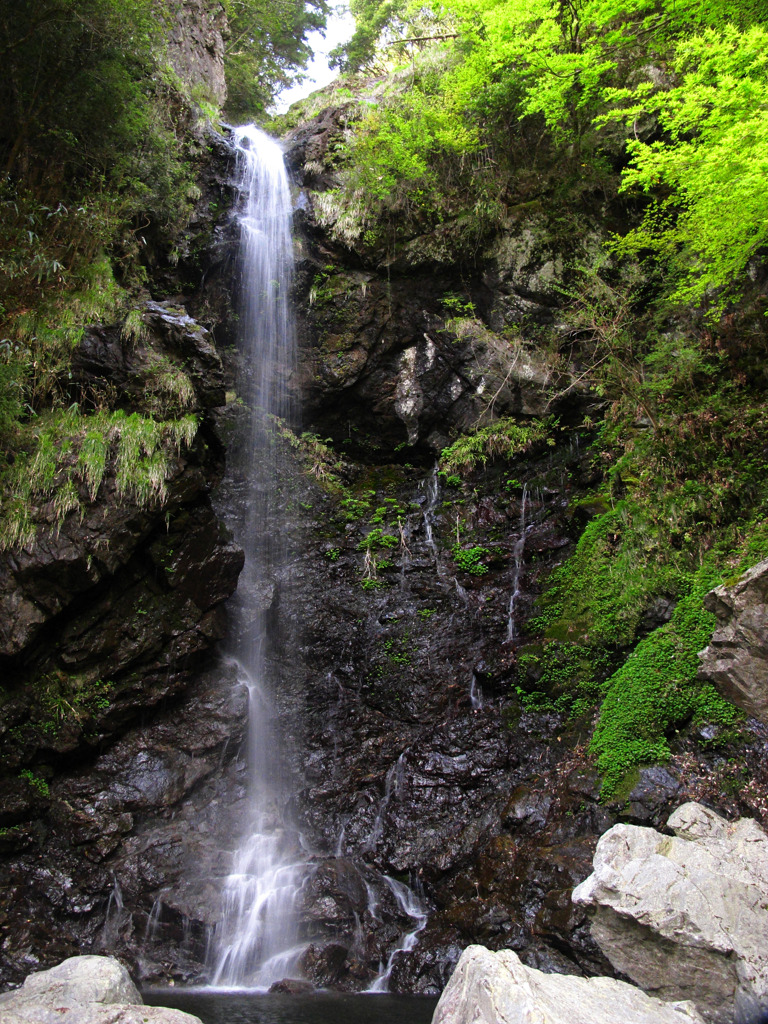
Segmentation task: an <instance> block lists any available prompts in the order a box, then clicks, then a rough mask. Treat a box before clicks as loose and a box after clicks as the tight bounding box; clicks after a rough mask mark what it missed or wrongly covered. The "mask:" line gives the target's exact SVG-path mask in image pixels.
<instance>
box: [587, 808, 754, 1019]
mask: <svg viewBox="0 0 768 1024" xmlns="http://www.w3.org/2000/svg"><path fill="white" fill-rule="evenodd" d="M667 824H668V827H669V828H670V829H672V831H673V832H674V833H675V835H674V836H665V835H662V834H661V833H659V832H656V831H655V830H654V829H651V828H640V827H637V826H634V825H615V826H614V827H613V828H612V829H610V830H609V831H608V832H606V833H605V835H604V836H602V837H601V839H600V841H599V843H598V845H597V850H596V851H595V857H594V861H593V866H594V872H593V874H591V875H590V876H589V878H587V879H586V881H584V882H582V884H581V885H579V886H578V887H577V888H576V889H575V890H574V893H573V900H574V902H575V903H578V904H581V905H583V906H588V907H592V908H594V917H593V920H592V935H593V937H594V939H595V940H596V941H597V943H598V944H599V946H600V948H601V949H602V951H603V952H604V953H605V955H606V956H607V957H608V959H609V960H610V962H611V964H612V965H613V966H614V967H615V968H616V970H618V971H621V972H622V973H623V974H625V975H627V976H628V977H630V978H631V979H632V980H633V981H634V982H636V983H637V984H638V985H640V986H641V987H642V988H643V989H644V990H645V991H646V992H649V993H651V994H652V995H655V996H658V997H660V998H662V999H668V1000H670V999H671V1000H674V999H690V1000H692V1001H693V1002H694V1003H695V1004H696V1006H697V1008H698V1010H699V1012H700V1013H701V1014H702V1016H704V1017H705V1018H706V1019H707V1020H710V1021H713V1022H717V1024H734V1022H741V1021H753V1020H755V1019H757V1017H758V1015H759V1014H760V1013H761V1011H764V1010H765V1009H766V1008H768V835H766V833H765V832H764V831H763V830H762V829H761V828H760V826H759V825H758V824H757V822H755V821H753V820H752V819H749V818H742V819H741V820H740V821H737V822H728V821H726V820H725V819H724V818H721V817H720V816H719V815H717V814H715V812H714V811H711V810H709V809H708V808H706V807H703V806H702V805H701V804H697V803H688V804H684V805H683V806H682V807H679V808H678V809H677V810H676V811H675V812H674V814H673V815H672V816H671V817H670V818H669V821H668V823H667Z"/></svg>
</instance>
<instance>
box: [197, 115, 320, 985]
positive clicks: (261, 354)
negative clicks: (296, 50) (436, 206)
mask: <svg viewBox="0 0 768 1024" xmlns="http://www.w3.org/2000/svg"><path fill="white" fill-rule="evenodd" d="M234 141H235V146H236V150H237V172H238V181H239V185H240V189H241V192H242V194H243V209H242V212H241V214H240V218H239V220H240V271H241V294H240V302H239V308H240V321H239V329H240V338H241V345H242V350H243V351H242V355H243V366H244V369H243V372H242V374H241V379H240V380H239V382H238V389H239V393H240V397H241V399H242V400H243V401H244V403H245V405H246V407H247V437H246V440H245V444H244V445H243V448H242V451H243V454H242V456H241V458H240V460H239V463H238V465H237V466H236V473H237V474H238V479H239V481H240V483H239V486H240V510H241V511H240V518H239V522H238V523H237V524H236V525H235V532H236V534H237V539H238V541H239V542H240V543H241V544H242V546H243V548H244V550H245V553H246V563H245V568H244V571H243V574H242V576H241V579H240V584H239V587H238V610H237V614H238V622H237V624H236V627H235V630H234V633H235V636H236V640H235V641H234V650H233V652H232V654H233V658H234V660H235V662H236V664H237V666H238V675H239V678H240V681H241V683H242V684H243V685H245V686H246V687H247V688H248V695H249V700H248V705H249V707H248V716H249V717H248V759H249V764H248V769H249V793H248V812H247V821H246V823H245V824H246V828H245V833H244V836H243V838H242V840H241V842H240V847H239V849H238V850H237V852H236V855H235V857H234V864H233V867H232V872H231V874H230V875H229V877H228V878H227V879H226V880H225V882H224V885H223V894H222V901H223V914H222V918H221V921H220V922H219V924H218V925H217V927H216V930H215V933H214V935H213V941H212V943H211V951H210V970H211V977H212V984H213V986H215V987H224V988H233V987H237V988H268V987H269V985H270V984H272V983H273V982H274V981H278V980H280V979H282V978H285V977H287V976H290V975H291V974H293V973H295V972H296V963H297V961H298V958H299V956H300V955H301V953H302V951H303V948H304V947H303V945H302V944H301V943H300V942H299V940H298V937H297V923H296V919H295V914H294V904H295V900H296V896H297V894H298V892H299V890H300V887H301V885H302V883H303V881H304V880H305V878H306V877H307V871H308V865H307V861H306V858H305V856H304V854H303V853H302V851H301V849H300V845H299V842H298V837H297V834H296V832H295V830H294V829H292V827H291V825H290V822H286V821H285V820H284V808H285V806H286V804H287V802H288V800H287V794H286V786H285V780H284V778H283V777H282V772H281V769H280V757H279V751H280V743H279V741H278V739H277V737H276V735H275V733H274V731H273V728H272V721H273V719H274V717H275V715H274V712H273V709H272V707H271V701H270V697H269V689H268V687H267V685H266V684H267V678H266V676H267V671H266V670H267V664H266V658H265V645H266V639H267V631H266V620H267V616H268V611H269V605H270V602H271V600H272V597H273V594H274V583H273V579H274V574H275V570H276V568H277V567H279V565H280V563H281V561H282V560H283V559H284V557H285V553H284V550H283V545H282V544H281V541H280V531H279V529H278V530H275V529H274V522H272V523H270V519H269V510H268V502H269V498H270V496H271V495H272V494H274V493H275V491H276V490H277V480H278V474H279V470H280V466H279V462H278V457H279V456H278V451H279V446H278V445H276V444H275V443H274V437H273V425H274V420H273V419H272V418H273V417H275V416H285V415H286V414H287V412H288V407H289V400H288V394H287V386H286V385H287V379H288V376H289V374H290V371H291V368H292V366H293V362H294V326H293V317H292V314H291V310H290V302H289V292H290V286H291V276H292V270H293V248H292V240H291V220H292V213H293V210H292V203H291V195H290V190H289V185H288V177H287V174H286V170H285V166H284V162H283V154H282V151H281V149H280V147H279V146H278V144H277V143H276V142H274V141H273V140H272V139H270V138H269V137H268V136H267V135H265V134H264V133H263V132H261V131H259V130H258V129H256V128H254V127H253V126H246V127H244V128H238V129H236V130H235V133H234Z"/></svg>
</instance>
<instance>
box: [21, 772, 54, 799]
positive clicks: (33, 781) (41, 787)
mask: <svg viewBox="0 0 768 1024" xmlns="http://www.w3.org/2000/svg"><path fill="white" fill-rule="evenodd" d="M19 778H20V779H24V780H25V782H27V783H29V785H30V786H31V787H32V789H34V790H35V792H36V793H38V794H39V795H40V796H44V797H48V796H50V795H51V790H50V787H49V786H48V783H47V782H46V781H45V779H44V778H42V776H40V775H35V773H34V772H33V771H31V769H29V768H23V769H22V770H21V771H20V772H19Z"/></svg>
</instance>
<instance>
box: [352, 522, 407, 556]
mask: <svg viewBox="0 0 768 1024" xmlns="http://www.w3.org/2000/svg"><path fill="white" fill-rule="evenodd" d="M399 544H400V539H399V537H395V536H394V534H392V533H385V532H384V531H383V530H382V529H381V527H377V528H376V529H374V530H371V531H370V533H368V534H367V535H366V536H365V537H363V539H362V540H361V541H360V543H359V544H358V545H357V550H358V551H373V550H374V549H376V548H396V547H397V546H398V545H399Z"/></svg>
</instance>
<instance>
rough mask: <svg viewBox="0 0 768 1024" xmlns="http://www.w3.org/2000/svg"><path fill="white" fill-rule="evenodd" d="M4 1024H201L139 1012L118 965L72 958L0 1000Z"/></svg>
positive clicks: (160, 1011)
mask: <svg viewBox="0 0 768 1024" xmlns="http://www.w3.org/2000/svg"><path fill="white" fill-rule="evenodd" d="M0 1020H2V1022H3V1024H54V1022H55V1024H59V1022H62V1024H201V1022H200V1019H199V1018H198V1017H193V1016H191V1015H190V1014H188V1013H182V1012H181V1011H180V1010H169V1009H165V1008H164V1007H151V1006H144V1004H143V1000H142V998H141V995H140V994H139V990H138V989H137V988H136V986H135V985H134V984H133V982H132V981H131V976H130V975H129V974H128V971H127V970H126V969H125V967H123V965H122V964H120V963H118V961H117V960H114V959H112V957H107V956H73V957H70V959H69V960H64V961H63V963H60V964H59V965H58V966H57V967H52V968H51V969H50V970H49V971H40V972H39V973H37V974H31V975H30V976H29V977H28V978H27V980H26V981H25V982H24V984H23V985H22V987H21V988H20V989H18V990H17V991H15V992H10V993H7V994H6V995H3V996H0Z"/></svg>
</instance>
